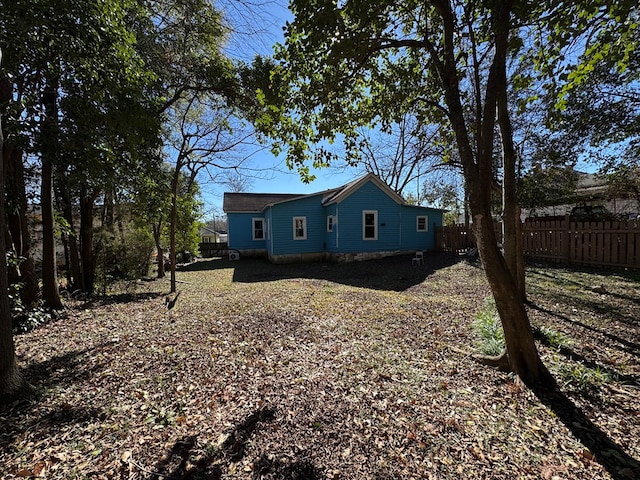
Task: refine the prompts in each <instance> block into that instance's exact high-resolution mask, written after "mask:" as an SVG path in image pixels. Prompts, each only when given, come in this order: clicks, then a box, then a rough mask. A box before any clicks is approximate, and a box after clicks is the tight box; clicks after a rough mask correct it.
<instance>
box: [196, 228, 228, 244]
mask: <svg viewBox="0 0 640 480" xmlns="http://www.w3.org/2000/svg"><path fill="white" fill-rule="evenodd" d="M226 241H227V234H226V232H220V231H217V230H214V229H213V228H211V227H210V226H209V225H205V226H203V227H202V228H201V229H200V243H226Z"/></svg>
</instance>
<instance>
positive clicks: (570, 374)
mask: <svg viewBox="0 0 640 480" xmlns="http://www.w3.org/2000/svg"><path fill="white" fill-rule="evenodd" d="M556 375H557V378H558V379H559V380H561V381H562V383H563V384H564V386H565V387H568V388H571V389H573V390H576V391H578V392H585V391H587V390H589V389H590V388H594V387H599V386H601V385H604V384H605V383H606V382H608V381H609V375H608V374H607V373H606V372H605V371H603V370H602V369H601V368H600V367H599V366H598V367H596V368H595V369H593V368H589V367H587V366H586V365H584V364H583V363H561V364H559V365H558V367H557V369H556Z"/></svg>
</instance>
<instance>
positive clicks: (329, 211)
mask: <svg viewBox="0 0 640 480" xmlns="http://www.w3.org/2000/svg"><path fill="white" fill-rule="evenodd" d="M338 210H339V207H338V205H337V204H335V203H334V204H332V205H329V206H327V207H326V208H325V209H324V243H325V245H326V246H327V248H326V250H327V251H328V252H335V251H336V250H337V249H338V224H339V223H340V219H339V218H338ZM329 215H332V216H333V217H334V219H333V232H327V217H329Z"/></svg>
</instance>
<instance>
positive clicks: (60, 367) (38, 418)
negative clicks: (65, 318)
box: [0, 342, 114, 448]
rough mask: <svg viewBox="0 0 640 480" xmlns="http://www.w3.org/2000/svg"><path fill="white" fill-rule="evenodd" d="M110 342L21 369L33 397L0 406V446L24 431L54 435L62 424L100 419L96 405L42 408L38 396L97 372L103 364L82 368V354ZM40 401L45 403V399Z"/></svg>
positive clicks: (107, 344)
mask: <svg viewBox="0 0 640 480" xmlns="http://www.w3.org/2000/svg"><path fill="white" fill-rule="evenodd" d="M113 344H114V342H106V343H103V344H100V345H97V346H94V347H91V348H87V349H84V350H78V351H75V352H69V353H66V354H64V355H59V356H57V357H53V358H51V359H49V360H47V361H44V362H40V363H35V364H32V365H29V366H28V367H27V368H25V369H23V370H22V375H23V376H24V378H25V379H26V380H27V381H28V382H29V383H30V384H31V385H34V386H35V390H36V394H35V396H34V397H31V398H24V399H20V400H18V401H15V402H14V403H11V404H8V405H6V404H5V405H1V406H0V432H1V433H0V448H4V446H5V445H11V444H12V443H13V441H14V440H15V439H16V438H17V437H19V436H20V435H22V434H24V433H25V432H34V431H36V432H37V434H38V436H40V437H42V438H46V437H48V436H52V435H54V434H55V433H56V432H58V431H59V429H60V428H61V427H62V426H64V425H71V424H82V423H90V422H95V421H96V419H98V420H103V419H104V416H105V414H104V412H103V411H102V410H100V409H99V408H93V407H92V408H85V407H82V406H77V405H72V404H69V403H60V404H55V405H53V407H51V408H48V409H47V410H44V411H42V410H41V399H42V397H43V396H46V395H47V391H48V390H49V389H50V388H53V387H56V386H60V385H62V386H64V385H69V384H72V383H75V382H81V381H85V380H87V379H88V378H89V377H91V376H92V375H94V374H95V373H96V372H97V371H101V370H102V369H103V367H106V365H104V364H96V365H94V366H93V367H91V368H86V365H85V362H84V361H83V360H84V358H85V357H86V355H90V354H92V353H94V352H95V351H97V350H101V349H103V348H108V347H109V346H111V345H113ZM44 404H45V405H47V404H48V402H47V399H46V398H45V399H44ZM34 414H35V415H34Z"/></svg>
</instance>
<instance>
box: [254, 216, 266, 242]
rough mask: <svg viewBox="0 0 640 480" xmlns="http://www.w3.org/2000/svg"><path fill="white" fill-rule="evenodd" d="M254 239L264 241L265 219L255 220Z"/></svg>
mask: <svg viewBox="0 0 640 480" xmlns="http://www.w3.org/2000/svg"><path fill="white" fill-rule="evenodd" d="M253 239H254V240H264V219H263V218H254V219H253Z"/></svg>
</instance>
